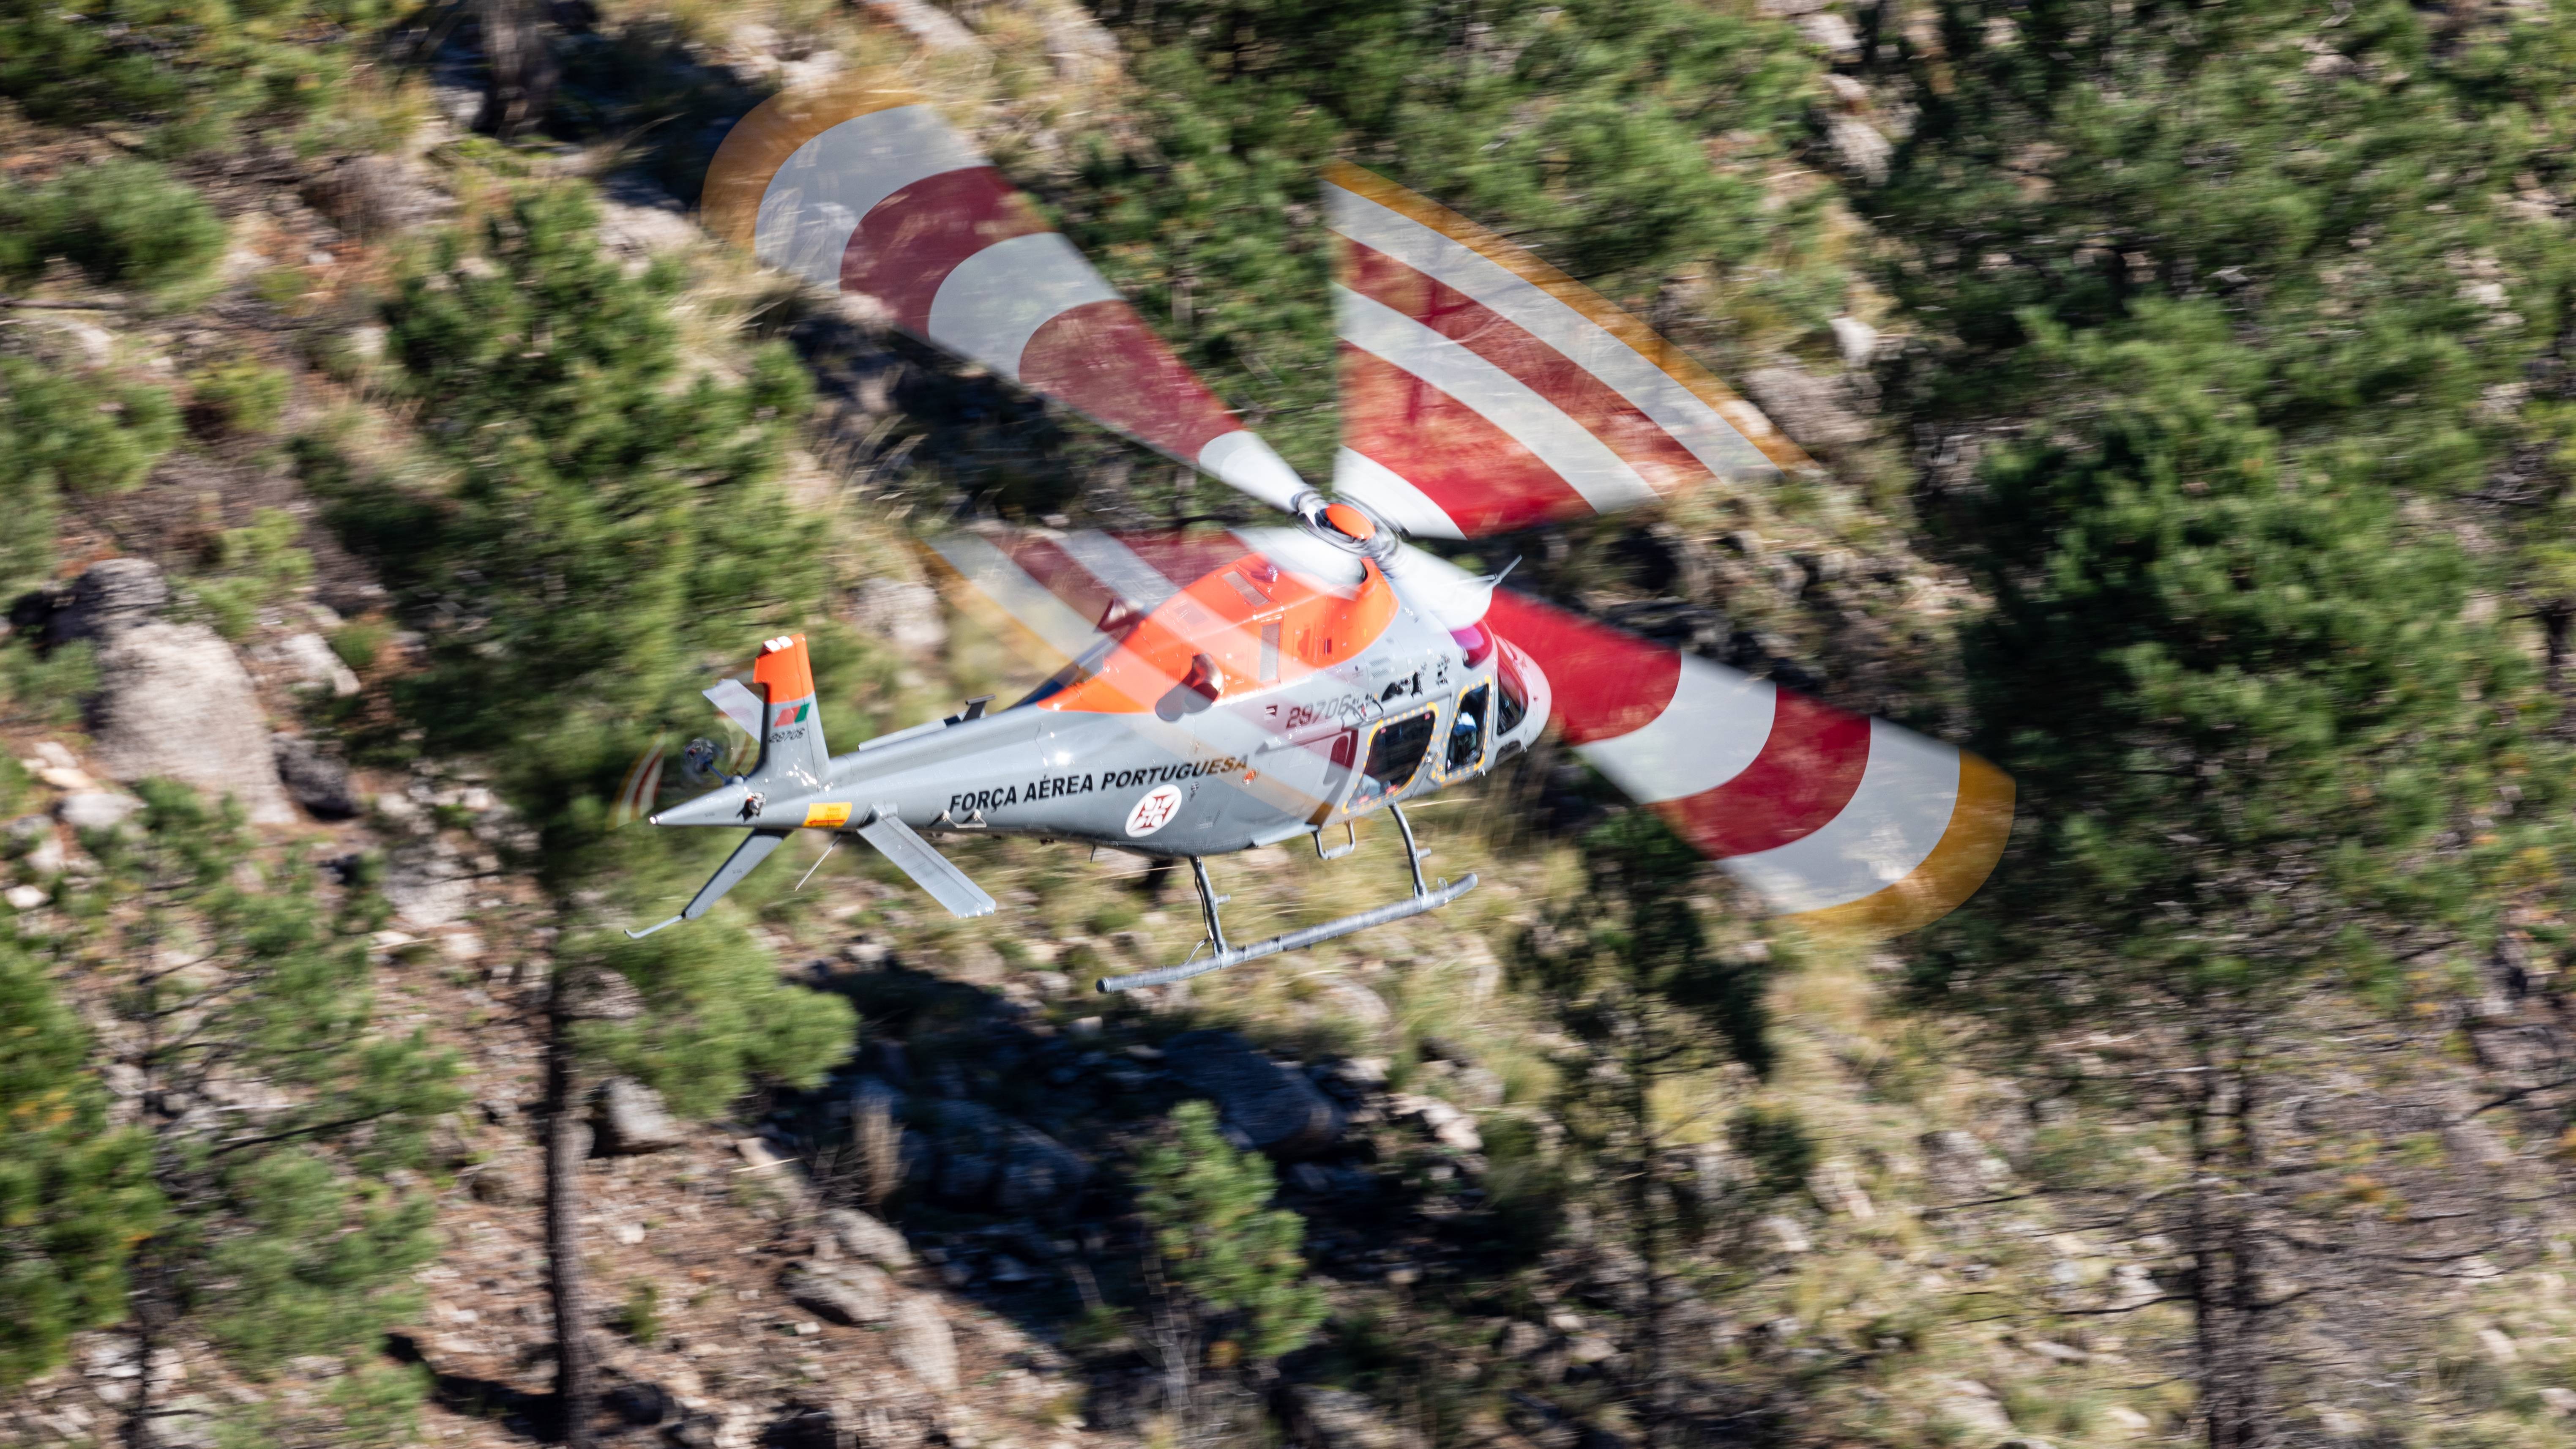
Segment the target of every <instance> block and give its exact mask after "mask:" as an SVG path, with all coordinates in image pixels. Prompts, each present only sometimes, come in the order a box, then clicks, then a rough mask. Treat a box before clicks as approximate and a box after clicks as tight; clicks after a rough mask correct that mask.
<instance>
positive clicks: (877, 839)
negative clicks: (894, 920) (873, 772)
mask: <svg viewBox="0 0 2576 1449" xmlns="http://www.w3.org/2000/svg"><path fill="white" fill-rule="evenodd" d="M859 834H860V835H861V836H862V837H863V838H865V839H866V841H867V842H868V844H870V845H873V846H875V847H876V848H877V849H878V850H879V851H880V852H882V853H883V854H884V856H885V858H886V859H888V860H890V861H893V862H894V863H895V865H896V866H897V867H898V868H899V869H901V870H902V871H903V873H904V874H905V875H908V876H911V877H912V883H913V884H914V885H917V886H919V887H921V888H922V889H923V890H926V891H928V892H930V898H931V899H932V900H935V901H937V902H939V903H940V904H941V905H943V906H946V907H947V908H948V911H949V914H951V915H954V916H961V917H964V916H989V915H991V914H993V898H992V897H991V896H988V895H986V894H984V888H983V887H982V886H979V885H977V884H975V883H974V882H973V881H971V880H968V879H967V878H966V872H964V871H962V870H959V869H958V868H957V867H956V866H954V865H951V864H949V863H948V857H946V856H944V855H941V854H940V853H939V852H938V851H936V850H933V849H932V848H931V846H930V842H929V841H927V840H924V839H922V838H921V837H920V836H918V835H916V834H914V833H913V829H912V827H911V826H909V825H906V824H904V823H903V821H902V819H901V818H900V817H898V816H893V815H879V816H878V817H877V818H876V819H874V820H872V821H870V822H869V823H867V824H865V825H862V826H860V827H859Z"/></svg>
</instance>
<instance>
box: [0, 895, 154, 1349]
mask: <svg viewBox="0 0 2576 1449" xmlns="http://www.w3.org/2000/svg"><path fill="white" fill-rule="evenodd" d="M90 1049H91V1046H90V1038H89V1033H88V1032H86V1031H84V1030H83V1029H82V1028H81V1025H80V1022H79V1020H78V1019H77V1018H75V1017H74V1016H73V1015H72V1013H71V1011H70V1010H69V1009H68V1008H67V1007H65V1006H64V1005H63V1003H62V1000H61V998H60V997H59V996H58V995H57V994H56V993H55V991H54V988H53V985H52V983H51V982H49V981H47V980H46V979H45V972H44V969H43V967H42V966H41V965H39V964H38V963H37V962H36V961H35V960H34V959H33V958H31V957H30V956H28V955H27V953H26V952H24V951H22V950H20V949H19V947H18V944H17V943H16V942H15V941H6V942H0V1389H7V1388H11V1387H14V1386H16V1385H18V1384H20V1383H23V1382H25V1381H26V1380H27V1379H29V1378H32V1377H34V1376H36V1375H38V1374H41V1373H44V1372H46V1371H47V1370H49V1369H52V1368H53V1367H55V1366H56V1365H57V1364H60V1363H61V1362H62V1361H63V1351H64V1343H65V1341H66V1340H67V1339H68V1338H69V1337H70V1335H72V1334H73V1333H75V1332H78V1331H80V1330H82V1329H86V1328H98V1327H102V1326H104V1325H106V1324H110V1323H114V1322H116V1321H117V1320H118V1319H120V1318H122V1317H124V1316H125V1282H126V1279H125V1265H126V1261H127V1257H128V1255H129V1254H130V1253H131V1252H132V1251H133V1247H134V1244H135V1242H136V1241H137V1240H139V1239H143V1238H148V1237H150V1236H151V1235H152V1234H153V1233H154V1232H155V1231H157V1230H158V1229H159V1228H160V1226H161V1224H162V1220H163V1219H162V1203H161V1195H160V1193H159V1191H158V1190H157V1189H156V1188H155V1187H154V1186H153V1183H152V1175H151V1165H152V1164H151V1143H150V1141H149V1140H148V1139H147V1138H146V1137H145V1136H144V1134H142V1133H141V1132H137V1131H135V1130H133V1129H131V1128H111V1127H110V1126H109V1125H108V1113H107V1092H106V1090H105V1089H104V1088H103V1087H102V1086H100V1084H99V1081H98V1078H97V1076H96V1075H95V1071H94V1069H93V1067H92V1066H91V1062H90Z"/></svg>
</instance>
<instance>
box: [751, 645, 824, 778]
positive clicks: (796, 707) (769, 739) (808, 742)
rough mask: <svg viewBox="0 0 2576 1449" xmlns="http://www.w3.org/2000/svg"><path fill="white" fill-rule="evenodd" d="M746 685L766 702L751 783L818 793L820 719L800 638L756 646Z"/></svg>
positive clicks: (809, 664) (810, 663) (821, 751)
mask: <svg viewBox="0 0 2576 1449" xmlns="http://www.w3.org/2000/svg"><path fill="white" fill-rule="evenodd" d="M751 678H752V682H753V683H755V684H758V685H759V686H761V688H762V690H763V691H764V693H765V695H766V701H765V703H764V704H763V706H762V709H761V714H760V724H761V730H760V764H759V765H758V766H757V767H755V768H754V769H753V770H752V772H751V778H752V779H753V780H754V781H755V782H760V783H767V782H770V781H776V782H777V783H778V784H779V785H780V786H786V787H791V788H794V789H801V790H817V789H821V788H822V785H823V781H824V777H825V774H826V771H827V768H828V766H829V763H830V761H831V758H832V757H831V753H830V752H829V751H828V750H826V749H825V748H824V747H823V715H822V711H821V709H820V707H819V705H818V702H817V701H816V699H815V697H814V665H813V661H812V660H811V659H809V658H808V657H807V655H806V653H805V636H804V635H802V634H782V635H780V636H778V637H777V638H775V639H771V640H768V641H766V642H765V643H763V644H762V645H761V646H760V658H759V659H758V660H757V661H756V662H754V663H753V664H752V666H751Z"/></svg>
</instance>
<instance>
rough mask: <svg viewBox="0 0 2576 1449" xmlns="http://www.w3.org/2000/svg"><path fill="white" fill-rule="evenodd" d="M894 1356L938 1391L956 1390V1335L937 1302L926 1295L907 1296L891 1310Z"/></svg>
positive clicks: (928, 1386) (947, 1392)
mask: <svg viewBox="0 0 2576 1449" xmlns="http://www.w3.org/2000/svg"><path fill="white" fill-rule="evenodd" d="M894 1358H895V1362H897V1363H899V1364H902V1365H903V1366H904V1367H905V1368H907V1369H910V1370H911V1371H912V1376H913V1377H914V1378H917V1379H919V1380H921V1382H922V1386H923V1387H924V1388H928V1389H931V1390H933V1391H935V1392H938V1393H943V1394H953V1393H955V1392H957V1338H956V1335H954V1334H952V1333H950V1332H949V1331H948V1320H947V1318H945V1317H944V1316H942V1315H941V1313H940V1311H939V1305H938V1304H937V1303H934V1302H932V1301H931V1300H930V1299H928V1298H906V1299H905V1300H903V1301H902V1302H901V1303H899V1304H897V1305H895V1310H894Z"/></svg>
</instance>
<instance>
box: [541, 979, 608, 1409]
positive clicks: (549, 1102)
mask: <svg viewBox="0 0 2576 1449" xmlns="http://www.w3.org/2000/svg"><path fill="white" fill-rule="evenodd" d="M572 984H573V983H571V982H569V981H564V980H558V981H557V982H556V983H555V990H554V992H553V1000H552V1002H551V1004H550V1005H549V1007H548V1009H547V1027H548V1030H547V1036H546V1268H547V1273H548V1277H549V1279H550V1280H551V1288H552V1292H553V1297H554V1313H555V1403H556V1405H557V1406H558V1407H559V1408H560V1409H561V1410H562V1412H563V1431H564V1443H565V1444H566V1445H567V1446H569V1449H592V1445H593V1443H594V1442H595V1439H594V1435H593V1432H592V1425H591V1417H592V1412H593V1408H594V1406H595V1404H596V1403H597V1400H598V1392H599V1386H598V1382H597V1376H596V1374H595V1373H594V1371H593V1367H592V1364H591V1344H590V1333H589V1326H588V1325H589V1314H588V1312H587V1310H586V1308H585V1306H584V1304H583V1299H582V1281H581V1238H580V1233H581V1226H580V1222H579V1219H580V1216H581V1159H582V1156H583V1154H584V1151H585V1150H586V1148H587V1146H588V1144H587V1142H586V1141H585V1140H584V1138H585V1135H586V1134H584V1133H583V1131H582V1130H581V1128H582V1124H581V1120H580V1119H581V1093H580V1091H579V1087H580V1072H579V1063H578V1062H576V1061H575V1059H574V1046H573V1040H572V1028H573V1021H574V1019H575V1007H574V1004H573V1002H572V1001H571V1000H570V999H569V998H570V997H571V995H572V991H571V987H572Z"/></svg>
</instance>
